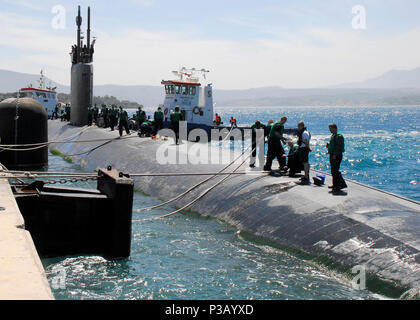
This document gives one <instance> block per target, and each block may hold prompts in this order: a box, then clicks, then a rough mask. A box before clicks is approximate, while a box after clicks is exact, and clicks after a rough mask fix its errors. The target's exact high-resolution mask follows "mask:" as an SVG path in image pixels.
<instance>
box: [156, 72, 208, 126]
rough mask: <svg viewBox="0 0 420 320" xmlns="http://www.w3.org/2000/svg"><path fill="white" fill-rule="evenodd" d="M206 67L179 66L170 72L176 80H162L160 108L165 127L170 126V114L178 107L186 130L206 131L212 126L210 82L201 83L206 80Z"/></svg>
mask: <svg viewBox="0 0 420 320" xmlns="http://www.w3.org/2000/svg"><path fill="white" fill-rule="evenodd" d="M209 72H210V71H208V70H206V69H201V70H198V69H195V68H192V69H187V68H185V67H184V68H181V69H180V70H179V71H173V72H172V73H173V74H174V75H175V76H176V77H177V79H176V80H163V81H162V85H164V86H165V93H166V96H165V101H164V103H163V105H162V106H161V107H162V110H163V112H164V115H165V124H164V126H165V127H170V114H171V113H172V112H174V111H175V108H176V107H179V109H180V111H181V114H182V121H187V126H188V127H187V128H188V132H189V131H191V130H193V129H203V130H205V131H206V132H207V133H210V130H211V129H212V128H214V122H213V114H214V113H213V88H212V84H211V83H207V84H204V85H202V84H201V83H200V78H202V79H201V80H204V81H206V74H207V73H209Z"/></svg>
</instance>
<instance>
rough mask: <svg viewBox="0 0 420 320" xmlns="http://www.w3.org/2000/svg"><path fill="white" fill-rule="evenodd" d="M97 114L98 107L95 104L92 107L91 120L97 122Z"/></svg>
mask: <svg viewBox="0 0 420 320" xmlns="http://www.w3.org/2000/svg"><path fill="white" fill-rule="evenodd" d="M98 116H99V109H98V107H97V106H96V104H95V107H94V108H93V121H94V122H95V123H98Z"/></svg>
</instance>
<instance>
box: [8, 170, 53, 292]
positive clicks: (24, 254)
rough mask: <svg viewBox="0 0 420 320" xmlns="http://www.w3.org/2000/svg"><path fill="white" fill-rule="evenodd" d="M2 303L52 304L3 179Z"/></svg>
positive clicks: (12, 197)
mask: <svg viewBox="0 0 420 320" xmlns="http://www.w3.org/2000/svg"><path fill="white" fill-rule="evenodd" d="M0 207H1V208H0V300H52V299H53V295H52V293H51V289H50V286H49V284H48V281H47V279H46V277H45V272H44V268H43V266H42V264H41V261H40V259H39V257H38V253H37V251H36V249H35V246H34V243H33V241H32V237H31V235H30V233H29V232H28V231H26V230H25V229H24V225H25V222H24V220H23V218H22V215H21V213H20V211H19V208H18V206H17V204H16V201H15V198H14V196H13V193H12V190H11V188H10V185H9V183H8V181H7V179H2V178H1V176H0Z"/></svg>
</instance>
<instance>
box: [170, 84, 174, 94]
mask: <svg viewBox="0 0 420 320" xmlns="http://www.w3.org/2000/svg"><path fill="white" fill-rule="evenodd" d="M169 87H170V89H171V94H174V93H175V88H174V86H172V85H171V86H169Z"/></svg>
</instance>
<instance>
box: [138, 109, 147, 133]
mask: <svg viewBox="0 0 420 320" xmlns="http://www.w3.org/2000/svg"><path fill="white" fill-rule="evenodd" d="M146 120H147V117H146V112H144V110H142V107H139V109H138V110H137V112H136V122H137V126H138V127H139V129H140V126H141V124H142V123H143V122H145V121H146Z"/></svg>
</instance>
